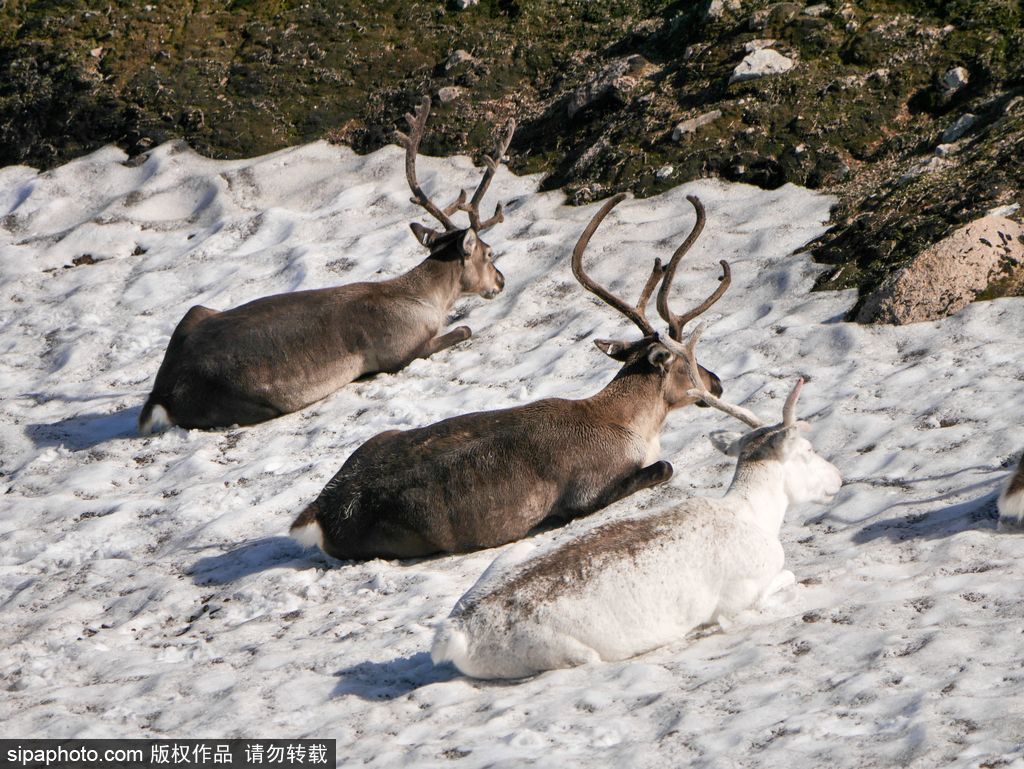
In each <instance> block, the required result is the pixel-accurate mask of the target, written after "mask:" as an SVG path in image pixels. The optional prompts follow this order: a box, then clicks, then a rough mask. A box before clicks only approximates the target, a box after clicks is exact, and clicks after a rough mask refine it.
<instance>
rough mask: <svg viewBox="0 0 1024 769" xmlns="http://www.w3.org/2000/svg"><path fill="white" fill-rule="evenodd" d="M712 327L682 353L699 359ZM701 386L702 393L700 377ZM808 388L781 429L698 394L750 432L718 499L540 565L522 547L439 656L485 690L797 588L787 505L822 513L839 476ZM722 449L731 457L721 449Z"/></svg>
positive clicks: (455, 625)
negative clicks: (785, 543) (822, 450)
mask: <svg viewBox="0 0 1024 769" xmlns="http://www.w3.org/2000/svg"><path fill="white" fill-rule="evenodd" d="M702 330H703V329H702V328H700V329H697V331H695V332H694V333H693V335H692V336H691V337H690V339H689V340H688V341H687V343H686V344H685V345H679V347H680V348H682V349H683V350H684V351H685V355H686V359H687V360H688V361H690V363H691V365H692V364H693V362H694V347H695V345H696V342H697V339H698V337H699V336H700V333H701V331H702ZM693 381H695V382H697V381H700V380H699V378H698V377H696V375H695V376H694V378H693ZM802 384H803V380H799V381H798V382H797V384H796V386H795V387H794V388H793V391H792V392H791V393H790V395H789V398H788V399H787V400H786V404H785V407H784V408H783V419H782V422H781V423H779V424H776V425H770V426H766V425H765V424H764V423H763V422H762V421H761V420H759V419H758V418H757V417H756V416H754V415H753V414H752V413H750V412H749V411H747V410H746V409H743V408H741V407H739V406H734V405H732V404H728V403H724V402H722V401H721V400H719V399H718V398H716V397H715V396H714V395H712V394H711V393H709V392H707V391H706V390H703V391H701V390H695V391H691V392H692V393H693V395H694V397H698V396H699V397H700V398H701V399H703V400H704V401H705V402H706V403H708V404H710V405H712V406H714V407H715V408H718V409H720V410H722V411H724V412H726V413H727V414H730V415H732V416H735V417H737V418H739V419H740V420H742V421H743V422H745V423H746V424H747V425H749V426H750V427H751V428H753V429H752V430H751V431H750V432H748V433H747V434H746V435H743V436H741V437H740V436H737V439H736V440H734V441H730V442H729V443H730V445H729V447H728V450H727V453H730V454H735V455H737V456H738V460H737V465H736V473H735V475H734V476H733V481H732V485H731V486H730V487H729V490H728V492H727V493H726V495H725V496H724V497H722V498H721V499H709V498H703V497H697V498H694V499H690V500H687V501H686V502H683V503H682V504H680V505H678V506H677V507H675V508H674V509H670V510H667V511H665V512H662V513H658V514H655V515H651V516H646V517H643V518H633V519H626V520H620V521H615V522H612V523H608V524H605V525H603V526H600V527H597V528H595V529H593V530H591V531H590V532H587V533H586V534H584V535H582V536H580V537H577V538H575V539H572V540H570V541H568V542H564V543H561V544H555V545H553V546H550V547H548V548H546V549H544V550H542V551H540V552H537V553H536V554H532V555H530V554H528V552H529V551H530V550H532V549H533V547H532V546H530V545H529V544H526V543H524V544H521V545H519V546H517V547H516V548H514V549H513V550H512V551H511V552H509V553H506V554H505V556H503V557H502V558H499V559H498V560H497V561H495V562H494V563H493V564H492V565H491V567H490V568H489V569H488V570H487V572H485V573H484V575H483V576H482V577H481V578H480V580H479V581H478V582H477V584H476V585H475V586H474V587H473V588H472V589H471V590H470V591H469V592H468V593H466V595H464V596H463V597H462V598H461V599H460V600H459V602H458V603H457V604H456V606H455V608H454V609H453V610H452V613H451V615H450V616H449V618H448V619H447V620H445V621H444V622H443V623H442V625H441V627H440V628H439V629H438V631H437V635H436V636H435V639H434V645H433V650H432V652H431V656H432V658H433V660H434V662H435V664H440V663H442V662H447V661H451V662H454V663H455V666H456V667H457V668H458V669H459V670H460V671H462V672H463V673H465V674H466V675H469V676H473V677H475V678H522V677H525V676H530V675H534V674H536V673H539V672H541V671H544V670H551V669H554V668H564V667H571V666H574V665H581V664H585V663H589V662H597V661H598V660H605V661H611V660H622V659H626V658H628V657H633V656H635V655H637V654H643V653H644V652H647V651H650V650H651V649H655V648H657V647H659V646H662V645H664V644H666V643H669V642H671V641H675V640H678V639H681V638H683V637H684V636H685V635H686V634H687V633H688V632H689V631H691V630H693V629H694V628H696V627H698V626H701V625H707V624H710V623H713V622H716V621H717V622H719V623H720V624H724V623H725V622H726V621H727V620H728V618H729V617H730V616H732V615H735V614H736V613H737V612H739V611H742V610H744V609H747V608H749V607H751V606H754V605H756V604H758V603H759V602H760V601H762V600H763V599H764V598H765V597H766V596H768V595H770V594H771V593H773V592H775V591H777V590H780V589H782V588H784V587H786V586H788V585H791V584H792V583H793V581H794V578H793V574H792V572H789V571H784V570H783V568H782V567H783V563H784V559H785V556H784V554H783V551H782V544H781V543H780V541H779V531H780V529H781V526H782V520H783V516H784V514H785V512H786V509H787V508H788V507H789V506H790V505H791V504H800V503H802V502H811V501H815V502H826V501H828V500H830V499H831V498H832V497H833V496H834V495H835V494H836V493H837V492H838V491H839V488H840V486H841V485H842V477H841V476H840V475H839V471H838V470H837V469H836V468H835V467H834V466H833V465H831V464H829V463H828V462H826V461H825V460H824V459H822V458H821V457H819V456H818V455H817V454H815V453H814V449H813V447H812V446H811V444H810V442H809V441H807V440H806V439H805V438H803V437H801V435H800V434H799V433H800V430H801V428H802V427H806V424H805V423H802V422H797V421H796V417H795V410H796V401H797V398H798V397H799V395H800V389H801V386H802ZM719 448H724V447H723V446H721V445H720V446H719Z"/></svg>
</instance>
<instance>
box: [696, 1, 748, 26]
mask: <svg viewBox="0 0 1024 769" xmlns="http://www.w3.org/2000/svg"><path fill="white" fill-rule="evenodd" d="M739 9H740V0H708V2H707V4H706V6H705V8H704V21H718V20H719V19H720V18H722V17H723V16H724V15H725V13H726V11H738V10H739Z"/></svg>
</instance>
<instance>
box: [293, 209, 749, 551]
mask: <svg viewBox="0 0 1024 769" xmlns="http://www.w3.org/2000/svg"><path fill="white" fill-rule="evenodd" d="M623 197H625V196H624V195H619V196H617V197H615V198H612V199H611V200H609V201H608V202H607V203H606V204H605V205H604V206H603V207H602V208H601V210H600V211H598V213H597V214H596V215H595V216H594V218H593V220H592V221H591V222H590V224H589V225H588V226H587V228H586V229H585V230H584V232H583V234H582V235H581V236H580V239H579V242H578V243H577V244H576V248H575V249H574V251H573V261H572V265H573V272H574V273H575V275H576V277H577V279H578V280H579V281H580V283H581V284H582V285H583V287H584V288H586V289H587V290H588V291H591V292H592V293H594V294H596V295H597V296H599V297H600V298H601V299H603V300H604V301H605V302H607V303H608V304H610V305H611V306H612V307H614V308H615V309H616V310H618V311H619V312H621V313H623V314H624V315H626V316H627V317H628V318H630V319H631V320H632V321H633V322H634V323H635V324H636V325H637V326H638V327H639V328H640V330H641V331H642V332H643V335H644V336H643V338H642V339H640V340H639V341H613V340H607V339H605V340H597V346H598V347H599V348H600V349H601V350H603V351H604V352H605V353H606V354H607V355H609V356H611V357H612V358H614V359H615V360H618V361H621V362H622V364H623V366H622V368H621V370H620V371H619V373H618V374H617V375H616V376H615V378H614V379H613V380H612V381H611V382H610V383H609V384H608V385H607V386H606V387H605V388H604V389H603V390H601V392H599V393H597V394H596V395H593V396H591V397H589V398H584V399H582V400H563V399H561V398H548V399H545V400H541V401H537V402H535V403H530V404H528V405H525V406H518V407H516V408H510V409H503V410H501V411H483V412H477V413H473V414H465V415H463V416H458V417H454V418H452V419H446V420H444V421H443V422H438V423H436V424H432V425H429V426H427V427H421V428H419V429H415V430H406V431H398V430H393V431H390V432H385V433H381V434H380V435H377V436H375V437H373V438H371V439H370V440H368V441H367V442H366V443H364V444H363V445H362V446H360V447H359V448H358V449H356V451H355V452H354V453H353V454H352V456H350V457H349V458H348V460H347V461H346V462H345V464H344V465H343V466H342V468H341V469H340V470H339V471H338V473H337V474H336V475H335V476H334V478H332V479H331V481H330V483H328V484H327V486H326V487H325V488H324V490H323V491H322V492H321V493H320V496H319V497H317V499H316V500H315V501H314V502H313V503H312V504H311V505H309V507H307V508H306V509H305V510H304V511H303V512H302V513H301V514H300V515H299V517H298V518H297V519H296V520H295V522H294V523H293V524H292V528H291V532H292V536H294V537H295V538H296V539H298V540H299V541H300V542H303V543H305V544H308V545H318V546H319V547H320V548H321V549H323V550H324V552H326V553H328V554H329V555H332V556H334V557H335V558H343V559H345V558H358V559H364V558H413V557H417V556H423V555H430V554H433V553H439V552H447V553H455V552H463V551H466V550H475V549H477V548H482V547H495V546H496V545H503V544H505V543H506V542H511V541H513V540H516V539H519V538H520V537H523V536H525V535H526V534H527V532H529V531H530V529H532V528H533V527H535V526H536V525H537V524H539V523H540V522H541V521H543V520H544V519H546V518H549V517H558V518H562V519H570V518H575V517H578V516H583V515H590V514H591V513H593V512H594V511H596V510H600V509H601V508H603V507H605V506H607V505H610V504H611V503H612V502H615V501H616V500H619V499H622V498H623V497H626V496H629V495H630V494H634V493H636V492H637V491H639V490H641V489H645V488H648V487H650V486H654V485H657V484H659V483H664V482H665V481H667V480H668V479H669V477H670V476H671V475H672V466H671V465H670V464H669V463H668V462H664V461H655V460H656V459H657V457H658V451H659V442H658V436H659V434H660V432H661V426H662V424H663V423H664V421H665V417H666V416H667V415H668V412H669V411H671V410H673V409H677V408H681V407H683V406H688V405H690V404H692V403H695V402H698V401H699V400H700V397H701V396H699V395H693V394H691V393H689V390H690V389H691V388H693V387H700V388H701V392H707V391H708V390H710V391H712V392H713V393H715V394H720V393H721V392H722V388H721V383H720V382H719V379H718V377H717V376H715V374H713V373H712V372H710V371H708V370H707V369H705V368H702V367H700V366H698V365H697V364H696V361H692V362H691V365H688V364H687V363H686V362H684V360H683V357H682V353H683V351H684V347H683V345H682V343H681V342H680V341H679V340H680V339H681V338H682V330H683V326H684V325H685V324H686V323H687V322H688V321H689V320H690V319H692V318H694V317H696V316H697V315H700V314H701V313H702V312H704V311H705V310H707V309H708V307H710V306H711V305H712V304H714V302H715V301H717V300H718V298H719V297H721V295H722V294H723V293H724V292H725V290H726V289H727V288H728V286H729V266H728V264H726V262H724V261H723V262H722V263H721V264H722V268H723V270H724V275H723V278H722V282H721V283H720V284H719V286H718V287H717V289H716V290H715V291H714V292H713V293H712V295H711V296H709V297H708V299H707V300H705V301H704V302H703V303H702V304H701V305H700V306H699V307H697V308H695V309H694V310H692V311H691V312H689V313H686V314H685V315H676V314H674V313H672V312H671V311H670V310H669V307H668V292H669V289H670V287H671V285H672V279H673V278H674V276H675V271H676V267H677V266H678V264H679V260H680V259H681V258H682V256H683V255H684V254H685V253H686V251H687V250H688V249H689V248H690V246H691V245H692V244H693V242H694V241H695V240H696V239H697V237H698V235H699V234H700V232H701V230H702V228H703V226H704V209H703V206H701V204H700V201H699V200H697V199H696V198H694V197H691V198H690V199H689V200H690V202H691V203H692V204H693V206H694V208H695V209H696V210H697V222H696V224H695V225H694V227H693V230H692V231H691V232H690V235H689V236H688V237H687V238H686V240H685V241H684V242H683V244H682V245H681V246H680V247H679V248H678V249H677V250H676V252H675V254H674V255H673V256H672V259H671V260H670V261H669V263H668V265H667V266H666V267H664V268H662V266H661V261H660V260H655V263H654V270H653V271H652V273H651V276H650V277H649V278H648V280H647V283H646V285H645V286H644V289H643V291H642V292H641V295H640V301H639V302H638V303H637V304H636V305H635V306H631V305H629V304H628V303H627V302H625V301H623V300H622V299H619V298H618V297H616V296H614V295H613V294H611V293H610V292H609V291H607V290H606V289H604V288H602V287H601V286H599V285H597V284H596V283H594V282H593V281H592V280H591V279H590V278H589V277H588V276H587V274H586V273H585V272H584V270H583V264H582V259H583V252H584V250H585V249H586V247H587V244H588V243H589V241H590V237H591V236H592V235H593V233H594V231H595V230H596V229H597V227H598V225H599V224H600V223H601V220H602V219H603V218H604V217H605V216H606V215H607V214H608V212H609V211H610V210H611V209H612V207H613V206H615V205H616V204H617V203H618V202H619V201H621V200H622V199H623ZM659 280H660V281H662V283H661V289H660V291H659V293H658V303H657V305H658V312H659V314H660V315H661V316H662V318H664V319H665V320H666V321H667V322H668V324H669V334H668V335H667V336H662V335H659V334H658V333H656V332H655V330H654V328H653V326H651V324H650V323H649V322H648V321H647V317H646V314H645V310H646V306H647V303H648V301H649V299H650V297H651V293H652V292H653V291H654V288H655V286H656V285H657V283H658V281H659Z"/></svg>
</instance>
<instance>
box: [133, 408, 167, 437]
mask: <svg viewBox="0 0 1024 769" xmlns="http://www.w3.org/2000/svg"><path fill="white" fill-rule="evenodd" d="M170 426H171V417H170V416H169V415H168V413H167V409H165V408H164V407H163V406H161V405H159V404H157V405H156V406H154V407H153V410H152V411H150V412H149V417H148V418H147V419H146V421H144V422H142V423H141V424H140V425H139V432H140V433H141V434H142V435H150V434H151V433H158V432H161V431H162V430H166V429H167V428H168V427H170Z"/></svg>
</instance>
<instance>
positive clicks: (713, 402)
mask: <svg viewBox="0 0 1024 769" xmlns="http://www.w3.org/2000/svg"><path fill="white" fill-rule="evenodd" d="M703 331H704V324H701V326H700V327H699V328H697V330H696V331H694V332H693V334H691V335H690V338H689V339H688V340H687V342H686V348H687V350H688V352H687V354H686V356H685V360H686V363H687V365H688V366H689V367H690V368H691V369H693V368H695V367H696V365H697V361H696V359H695V358H694V355H693V351H694V348H695V347H696V345H697V340H698V339H699V338H700V335H701V333H702V332H703ZM803 386H804V380H803V379H798V380H797V381H796V384H795V385H794V386H793V389H792V391H790V393H789V397H788V398H786V403H785V405H784V406H783V407H782V421H781V422H779V423H778V424H774V425H770V424H767V423H765V422H764V421H763V420H761V419H760V418H759V417H757V416H756V415H755V414H754V413H753V412H751V411H748V410H747V409H745V408H743V407H742V406H737V405H735V404H732V403H727V402H726V401H723V400H721V399H720V398H718V397H717V396H716V395H714V394H712V393H709V392H707V390H705V389H704V388H701V387H698V388H695V389H693V390H692V391H691V393H690V395H691V397H694V398H701V399H703V400H704V401H705V402H707V404H708V405H709V406H713V407H714V408H716V409H718V410H719V411H722V412H724V413H726V414H728V415H729V416H732V417H735V418H736V419H738V420H740V421H741V422H743V423H744V424H745V425H747V426H748V427H750V428H751V430H750V431H749V432H747V433H746V434H740V433H726V434H718V435H715V436H714V437H713V438H712V443H714V444H715V447H716V448H718V449H719V450H720V451H722V452H723V453H725V454H728V455H730V456H735V457H738V459H739V462H738V465H746V466H750V465H756V464H761V463H776V464H777V466H779V467H780V468H781V471H782V481H783V486H784V488H785V492H786V497H787V498H788V499H789V501H790V503H791V504H800V503H803V502H828V501H830V500H831V499H832V498H833V497H834V496H835V495H836V494H837V493H838V492H839V489H840V487H842V485H843V477H842V475H840V473H839V470H838V468H836V466H835V465H833V464H832V463H831V462H828V461H827V460H825V459H824V458H822V457H820V456H818V454H816V453H815V451H814V447H813V446H812V445H811V442H810V441H809V440H807V439H806V438H805V437H804V436H803V435H801V433H802V432H805V431H806V430H808V429H809V425H808V424H807V423H806V422H802V421H798V420H797V418H796V402H797V399H798V398H799V397H800V391H801V390H802V389H803Z"/></svg>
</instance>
